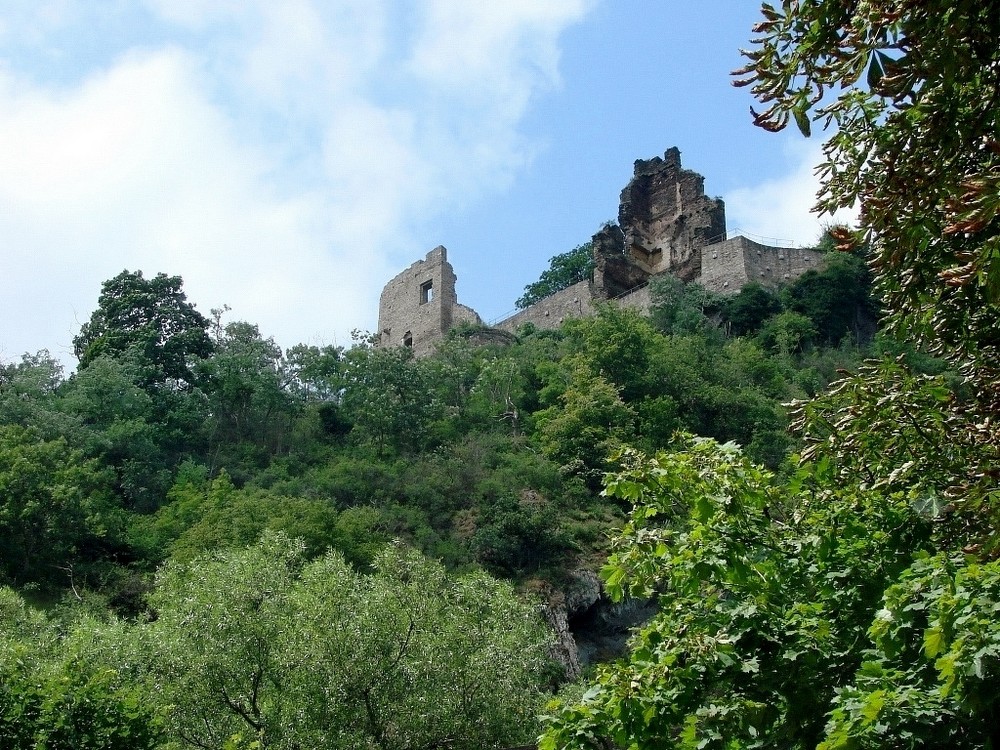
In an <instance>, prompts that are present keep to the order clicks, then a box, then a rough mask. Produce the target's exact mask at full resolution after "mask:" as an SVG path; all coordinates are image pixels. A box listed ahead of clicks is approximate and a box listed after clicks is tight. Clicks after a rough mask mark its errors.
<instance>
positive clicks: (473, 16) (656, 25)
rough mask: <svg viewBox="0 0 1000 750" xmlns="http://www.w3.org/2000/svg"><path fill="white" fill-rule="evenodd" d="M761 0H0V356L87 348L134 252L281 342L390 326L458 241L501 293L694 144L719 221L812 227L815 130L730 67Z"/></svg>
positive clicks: (475, 301) (460, 269)
mask: <svg viewBox="0 0 1000 750" xmlns="http://www.w3.org/2000/svg"><path fill="white" fill-rule="evenodd" d="M757 13H758V3H757V2H755V0H706V2H703V3H687V2H679V0H617V1H615V2H612V0H603V1H602V0H505V2H502V3H501V2H496V1H495V0H491V1H489V2H487V1H485V0H484V1H482V2H480V1H479V0H282V1H281V2H275V1H274V0H212V1H211V2H207V1H199V0H108V1H107V2H92V1H91V0H87V1H84V0H80V1H77V2H73V1H72V0H5V2H4V3H3V4H2V5H0V144H2V148H0V237H2V239H0V242H2V244H0V266H2V268H0V359H2V360H7V361H9V360H12V359H16V358H17V357H19V356H20V355H21V354H22V353H23V352H34V351H36V350H39V349H42V348H47V349H49V350H50V351H51V352H52V353H53V354H54V355H56V356H58V357H60V358H61V359H63V360H64V361H65V362H66V363H67V364H68V365H71V364H72V361H73V360H72V357H71V348H72V338H73V336H74V335H75V334H76V333H77V331H78V330H79V326H80V324H81V323H83V322H85V321H86V320H87V319H88V318H89V316H90V313H91V311H92V310H93V308H94V306H95V305H96V302H97V297H98V294H99V292H100V284H101V282H102V281H104V280H106V279H108V278H111V277H112V276H114V275H115V274H117V273H118V272H119V271H121V270H122V269H123V268H127V269H129V270H136V269H140V270H142V271H143V272H144V273H146V274H147V275H153V274H155V273H157V272H160V271H163V272H166V273H169V274H178V275H180V276H182V277H183V278H184V282H185V289H186V291H187V293H188V298H189V299H190V300H191V301H193V302H194V303H196V304H197V306H198V308H199V309H200V310H202V311H203V312H204V313H206V314H207V313H208V311H209V310H210V308H213V307H221V306H223V305H229V306H230V307H231V308H232V311H231V313H230V314H229V319H242V320H248V321H250V322H253V323H256V324H258V325H259V326H260V328H261V331H262V333H263V334H264V335H265V336H273V337H274V338H275V339H276V340H277V341H278V343H279V344H281V345H282V346H286V347H287V346H291V345H293V344H296V343H300V342H303V343H310V344H320V345H322V344H341V345H347V344H349V343H350V332H351V330H352V329H354V328H361V329H369V330H374V329H375V327H376V323H377V308H378V296H379V293H380V291H381V288H382V285H383V284H384V283H385V281H387V280H388V279H389V278H391V277H392V276H393V275H394V274H396V273H397V272H399V271H400V270H401V269H403V268H405V267H406V266H407V265H409V264H410V263H411V262H413V261H414V260H416V259H418V258H421V257H423V256H424V254H425V253H426V252H427V251H428V250H430V249H431V248H433V247H435V246H436V245H439V244H443V245H445V246H446V247H448V250H449V259H450V260H451V262H452V264H453V265H454V266H455V270H456V273H457V274H458V292H459V297H460V300H461V301H462V302H463V303H465V304H467V305H470V306H471V307H473V308H475V309H476V310H478V311H479V312H480V313H481V314H482V316H483V317H484V318H485V319H487V320H493V319H496V318H498V317H500V316H502V315H503V314H504V313H506V312H507V311H509V310H511V309H512V308H513V301H514V300H515V299H516V298H517V297H518V296H519V295H520V294H521V292H522V290H523V287H524V286H525V285H526V284H528V283H530V282H532V281H534V280H535V279H536V278H537V277H538V274H539V273H540V272H541V271H542V270H543V269H544V268H545V267H546V266H547V261H548V259H549V258H550V257H551V256H553V255H555V254H557V253H560V252H564V251H566V250H569V249H572V248H573V247H575V246H576V245H578V244H580V243H582V242H585V241H586V240H588V239H589V238H590V235H591V234H592V233H593V232H594V231H595V230H596V229H597V228H598V227H599V226H600V224H601V223H603V222H604V221H606V220H608V219H613V218H615V216H616V213H617V206H618V195H619V192H620V191H621V189H622V187H624V185H625V183H626V182H627V181H628V179H629V177H630V176H631V173H632V162H633V161H634V160H635V159H638V158H650V157H652V156H656V155H661V154H662V153H663V152H664V151H665V150H666V149H667V148H669V147H671V146H677V147H679V148H680V149H681V152H682V159H683V163H684V165H685V166H686V167H688V168H690V169H694V170H696V171H698V172H701V173H702V174H703V175H705V177H706V190H707V192H708V193H710V194H712V195H719V196H722V197H723V198H724V199H725V200H726V204H727V217H728V223H729V228H730V229H731V230H734V229H743V230H744V231H746V232H750V233H753V234H756V235H762V236H767V237H776V238H781V239H785V240H788V241H791V242H794V243H798V244H808V243H809V242H811V241H812V240H814V239H815V237H816V236H817V235H818V233H819V231H820V226H821V220H820V219H819V218H817V217H815V216H812V215H810V213H809V210H808V209H809V207H810V205H811V203H812V195H813V193H814V192H815V182H814V180H813V178H812V174H811V172H812V166H813V165H814V164H815V163H816V161H817V160H818V155H819V145H820V141H819V140H818V139H816V138H815V137H814V139H812V140H805V139H803V138H801V136H799V135H798V134H797V133H791V132H790V133H784V134H780V135H773V134H767V133H764V132H763V131H760V130H759V129H756V128H754V127H753V126H752V125H751V123H750V117H749V111H748V108H749V106H750V104H751V103H752V102H751V99H750V95H749V93H748V92H747V91H746V90H745V89H734V88H732V87H731V85H730V82H729V75H728V73H729V71H730V70H732V69H733V68H734V67H737V66H738V65H740V57H739V53H738V50H739V48H740V47H741V46H748V39H749V38H750V31H749V30H750V27H751V26H752V24H753V23H754V22H755V20H756V18H757Z"/></svg>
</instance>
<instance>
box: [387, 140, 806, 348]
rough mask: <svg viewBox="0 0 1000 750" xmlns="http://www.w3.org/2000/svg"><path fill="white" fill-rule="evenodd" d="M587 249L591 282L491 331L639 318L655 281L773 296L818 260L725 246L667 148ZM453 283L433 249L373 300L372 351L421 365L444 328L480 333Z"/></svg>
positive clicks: (637, 174) (641, 165) (717, 215)
mask: <svg viewBox="0 0 1000 750" xmlns="http://www.w3.org/2000/svg"><path fill="white" fill-rule="evenodd" d="M591 244H592V247H593V253H594V273H593V276H592V278H591V279H589V280H586V281H581V282H579V283H577V284H574V285H573V286H570V287H568V288H566V289H563V290H561V291H559V292H556V293H555V294H552V295H550V296H548V297H546V298H545V299H542V300H540V301H538V302H537V303H536V304H534V305H532V306H531V307H528V308H526V309H524V310H520V311H519V312H517V313H515V314H514V315H512V316H510V317H508V318H506V319H504V320H502V321H500V322H499V323H496V324H495V326H494V327H495V328H497V329H500V330H502V331H508V332H511V333H512V332H514V331H515V330H516V329H517V328H518V327H519V326H521V325H523V324H525V323H532V324H533V325H535V326H536V327H537V328H557V327H558V326H559V325H560V324H561V323H562V322H563V320H565V319H566V318H570V317H576V318H580V317H585V316H587V315H590V314H592V313H593V312H594V309H595V306H596V305H597V304H599V303H601V302H605V301H614V302H615V304H619V305H623V306H626V307H632V308H635V309H637V310H639V311H641V312H648V310H649V309H650V305H651V300H650V295H649V279H650V278H652V277H653V276H657V275H660V274H670V275H672V276H675V277H677V278H679V279H680V280H681V281H684V282H697V283H699V284H701V285H702V286H704V287H705V288H707V289H709V290H711V291H714V292H719V293H722V294H735V293H736V292H738V291H739V290H740V289H742V288H743V286H745V285H746V284H748V283H750V282H757V283H759V284H762V285H764V286H769V287H774V286H777V285H778V284H780V283H783V282H787V281H789V280H791V279H794V278H796V277H798V276H801V275H802V274H803V273H805V272H806V271H808V270H809V269H810V268H815V267H818V265H819V261H820V258H821V257H822V253H820V252H818V251H816V250H809V249H806V248H785V247H773V246H770V245H763V244H760V243H757V242H754V241H752V240H750V239H748V238H746V237H743V236H739V235H737V236H734V237H731V238H727V236H726V209H725V204H724V203H723V202H722V200H721V199H719V198H710V197H708V196H706V195H705V178H704V177H702V176H701V175H700V174H698V173H697V172H693V171H691V170H689V169H684V168H682V167H681V154H680V151H679V150H678V149H677V148H671V149H668V150H667V152H666V153H665V154H664V155H663V158H660V157H655V158H653V159H648V160H643V159H639V160H637V161H636V162H635V171H634V174H633V177H632V179H631V181H630V182H629V184H628V185H626V186H625V189H624V190H622V193H621V200H620V202H619V209H618V223H617V224H613V223H612V224H608V225H606V226H604V227H603V228H602V229H601V230H600V231H598V232H597V234H595V235H594V237H593V239H592V241H591ZM455 280H456V277H455V272H454V269H453V268H452V266H451V264H450V263H449V262H448V253H447V250H446V249H445V248H444V247H441V246H439V247H436V248H435V249H433V250H431V251H430V252H429V253H428V254H427V257H426V258H425V259H424V260H419V261H417V262H416V263H414V264H413V265H411V266H410V267H409V268H407V269H406V270H405V271H403V272H402V273H400V274H398V275H397V276H396V277H395V278H393V279H392V281H390V282H389V283H388V284H386V286H385V288H384V289H383V290H382V297H381V299H380V301H379V333H380V337H379V342H380V345H381V346H408V347H412V348H413V351H414V354H415V355H416V356H423V355H425V354H429V353H431V352H432V351H433V350H434V345H435V343H436V342H437V341H439V340H440V339H441V338H442V337H443V336H444V335H445V334H446V333H447V332H448V331H449V330H450V329H451V328H452V327H454V326H456V325H458V324H460V323H463V322H468V323H473V324H478V325H481V324H482V319H481V318H480V317H479V315H478V314H477V313H476V311H475V310H473V309H472V308H469V307H466V306H465V305H461V304H459V302H458V296H457V294H456V292H455Z"/></svg>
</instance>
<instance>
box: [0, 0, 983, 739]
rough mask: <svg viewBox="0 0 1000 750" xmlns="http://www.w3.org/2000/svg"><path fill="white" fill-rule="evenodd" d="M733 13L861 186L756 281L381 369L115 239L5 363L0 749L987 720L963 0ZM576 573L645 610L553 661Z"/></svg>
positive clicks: (758, 82)
mask: <svg viewBox="0 0 1000 750" xmlns="http://www.w3.org/2000/svg"><path fill="white" fill-rule="evenodd" d="M762 12H763V17H764V18H763V21H762V22H761V23H760V24H759V25H758V27H757V28H756V29H755V32H754V33H755V34H757V35H758V37H759V38H758V40H757V41H756V42H754V46H753V49H751V50H750V51H748V52H746V53H745V54H746V55H747V58H748V64H747V65H746V67H745V68H744V69H743V70H742V71H740V72H739V73H738V75H739V76H742V77H741V78H740V79H739V80H738V83H739V85H748V86H752V91H753V93H754V95H755V96H756V97H757V99H758V100H759V101H760V102H761V103H762V104H763V105H764V106H765V107H766V109H764V110H763V111H762V112H760V113H757V112H754V118H755V122H756V124H757V125H759V126H762V127H764V128H766V129H768V130H781V129H782V128H784V127H785V126H787V125H788V124H791V123H794V124H795V125H796V126H797V127H798V128H799V129H800V130H801V131H802V132H803V133H804V134H809V132H810V131H811V129H812V127H813V124H814V123H816V124H818V125H819V126H823V125H834V126H836V128H835V130H833V131H832V132H833V135H831V137H830V139H829V141H828V142H827V144H826V146H825V154H826V161H825V163H824V164H823V165H822V166H821V170H820V174H821V177H822V179H823V193H822V195H821V198H820V200H821V205H822V206H823V207H825V208H827V209H830V210H834V209H836V208H840V207H848V206H852V205H854V204H855V203H856V202H858V203H860V208H861V212H860V216H861V220H860V225H859V227H858V228H857V229H850V228H846V227H840V228H836V229H833V230H831V232H830V236H829V238H827V241H826V244H827V245H829V244H834V245H836V246H837V247H838V248H839V249H838V250H835V251H831V252H830V253H828V255H827V261H826V262H825V264H824V266H823V268H822V269H820V270H817V271H816V272H812V273H807V274H806V275H804V276H802V277H801V278H800V279H798V280H796V281H795V282H794V283H793V284H791V285H789V286H788V287H786V288H784V289H782V290H779V291H778V292H777V293H774V292H772V291H768V290H766V289H762V288H759V287H748V288H746V289H744V290H742V291H741V292H740V294H738V295H736V296H733V297H728V298H718V297H715V296H713V295H710V294H708V293H707V292H705V290H703V289H700V288H698V287H697V286H693V285H689V286H683V285H680V284H678V283H675V282H672V281H670V280H661V281H660V282H658V284H657V288H656V289H654V290H653V291H654V294H653V298H654V301H655V303H656V304H655V306H654V309H653V311H652V314H651V316H649V317H648V318H644V317H641V316H639V315H637V314H636V313H634V312H630V311H627V310H622V309H619V308H616V307H614V306H607V307H602V308H600V309H599V310H598V312H597V314H595V315H594V316H592V317H588V318H586V319H582V320H569V321H567V322H566V323H564V325H563V326H562V327H561V328H560V329H558V330H555V331H537V330H532V329H530V328H525V329H522V330H521V331H519V332H518V335H517V336H516V337H515V339H514V340H513V341H510V342H506V343H504V344H502V345H501V344H499V343H488V344H483V343H481V342H482V341H483V340H488V337H482V336H478V335H476V334H477V332H476V330H475V329H471V328H461V329H457V330H455V331H453V332H452V333H451V334H450V336H449V337H448V338H447V340H445V341H443V342H442V343H441V345H440V347H439V349H438V351H437V352H436V353H435V354H434V355H433V356H429V357H426V358H422V359H419V360H415V359H413V358H412V356H411V353H410V352H409V350H407V349H405V348H400V349H382V348H375V347H373V345H372V340H371V339H370V338H366V337H365V336H363V335H361V336H358V338H357V340H356V343H355V345H354V346H352V347H350V348H348V349H340V348H335V347H325V348H318V347H310V346H295V347H292V348H291V349H289V350H287V351H283V350H282V349H280V348H279V347H278V346H277V345H276V344H275V343H274V342H273V340H271V339H269V338H267V337H266V335H265V334H264V333H261V332H260V330H259V329H258V327H257V326H256V325H254V324H253V323H250V322H243V321H229V320H228V319H227V318H226V311H225V310H222V311H213V312H212V314H211V316H210V317H208V318H206V317H204V316H203V315H201V314H200V313H199V312H198V311H197V310H196V308H195V307H194V306H193V305H192V304H190V303H189V302H188V301H187V299H186V297H185V295H184V292H183V289H182V282H181V279H180V278H178V277H171V276H166V275H159V276H156V277H154V278H145V277H143V275H142V274H141V273H138V272H129V271H124V272H123V273H122V274H120V275H119V276H117V277H116V278H114V279H111V280H109V281H108V282H106V283H105V285H104V287H103V289H102V291H101V295H100V298H99V304H98V308H97V310H96V311H95V313H94V315H93V316H92V318H91V319H90V321H88V322H87V324H85V325H84V326H83V328H82V329H81V332H80V335H79V336H78V337H77V339H76V340H75V341H74V345H75V349H76V353H77V356H78V358H79V360H80V364H79V367H78V368H77V370H76V371H75V372H74V373H72V374H71V375H69V376H68V377H64V374H63V373H62V371H61V369H60V367H59V366H58V364H57V363H56V362H55V361H54V360H53V359H52V358H51V357H49V356H48V355H47V354H46V353H45V352H41V353H39V354H36V355H31V356H25V357H24V358H23V359H22V361H20V362H14V363H7V364H5V365H4V366H3V369H2V371H0V551H2V555H0V584H3V588H0V745H3V746H4V747H14V748H36V749H37V748H46V749H47V750H48V749H55V748H59V749H62V748H74V750H76V749H79V748H170V749H174V748H225V749H227V750H237V749H241V750H242V749H246V750H250V749H251V748H257V749H259V748H287V749H288V750H292V749H293V748H294V749H298V748H314V747H315V748H379V749H380V750H432V749H433V748H438V749H441V748H449V749H450V748H461V749H465V748H468V749H469V750H471V749H472V748H481V747H494V748H498V747H505V746H509V745H514V744H518V743H524V742H530V741H532V739H533V738H534V737H536V736H538V734H539V732H541V738H540V740H539V744H540V747H541V748H542V750H564V749H566V750H572V749H581V750H582V749H584V748H586V749H588V750H596V749H600V750H606V749H607V748H629V749H630V750H632V749H635V750H640V749H641V750H645V749H646V748H649V749H653V748H657V749H659V748H669V747H677V748H692V749H695V748H697V749H699V750H700V749H702V748H718V749H719V750H723V749H725V750H734V749H737V748H739V749H743V748H763V747H782V748H816V747H818V748H822V749H823V750H839V749H844V750H847V749H855V748H873V749H874V748H887V747H889V748H922V747H927V748H938V747H949V748H970V749H971V748H982V747H986V748H1000V733H998V729H997V728H998V727H1000V720H998V716H1000V703H998V701H1000V692H998V687H997V686H998V685H1000V679H998V677H1000V674H998V673H1000V624H998V619H997V617H996V613H997V611H998V610H1000V563H998V562H997V559H998V554H1000V537H998V535H997V532H996V529H997V512H998V505H997V500H998V491H997V478H998V476H1000V465H998V458H1000V457H998V445H1000V439H998V438H1000V436H998V434H997V429H998V427H997V425H998V423H1000V422H998V413H1000V388H998V385H997V384H998V383H1000V378H998V372H997V362H1000V337H998V335H997V327H996V321H997V319H998V313H1000V309H998V307H1000V305H998V301H1000V283H998V271H997V269H998V267H1000V266H998V261H997V258H998V257H1000V252H998V239H997V238H998V237H1000V231H998V229H1000V225H998V223H997V213H998V211H1000V199H998V196H1000V143H998V142H997V140H996V134H997V133H998V132H1000V121H998V120H1000V106H998V104H997V102H1000V92H998V87H1000V78H998V77H997V76H996V75H995V73H996V71H997V69H998V67H1000V52H998V48H997V45H996V43H995V41H996V38H997V35H998V33H1000V10H998V9H997V8H996V7H994V5H993V4H990V3H978V2H971V0H970V1H969V2H954V0H948V2H945V0H921V1H920V2H916V0H912V1H910V0H899V1H898V2H890V3H860V4H859V3H856V2H847V0H828V1H827V2H823V3H797V2H792V1H791V0H789V1H788V2H785V3H783V4H782V5H781V8H780V9H778V8H774V7H772V6H770V5H765V6H764V7H763V10H762ZM555 262H556V261H555V259H554V264H555ZM552 270H553V272H555V271H557V270H559V269H556V268H555V267H554V268H553V269H552ZM554 275H556V276H557V275H558V274H554ZM571 278H572V277H571ZM547 281H554V282H555V283H557V284H558V283H562V282H561V281H559V280H558V279H553V278H552V277H550V278H549V279H548V280H547ZM873 289H874V292H873V291H872V290H873ZM528 291H529V292H530V291H531V288H530V287H529V290H528ZM876 328H881V330H880V331H879V332H877V333H876V332H875V331H876ZM783 404H788V405H787V406H785V405H783ZM579 568H589V569H596V568H600V569H601V575H602V577H603V579H604V586H605V589H606V591H607V593H608V594H609V595H610V596H611V597H613V598H615V599H622V598H625V597H628V596H631V597H636V598H640V599H643V600H650V601H652V602H654V603H655V604H656V613H655V615H654V616H653V617H652V619H651V620H649V621H648V622H647V623H646V624H645V625H643V626H641V627H640V628H639V629H638V630H637V631H636V633H635V634H634V636H633V638H632V640H631V643H630V649H629V651H628V653H627V654H626V655H625V656H624V657H622V658H620V659H618V660H615V661H613V662H610V663H606V664H603V665H598V666H597V667H596V668H594V670H593V671H592V673H591V674H589V675H587V676H586V678H585V679H584V680H583V681H582V682H580V683H578V684H567V683H566V680H565V674H564V673H563V672H562V670H561V668H560V665H559V663H558V662H556V661H555V660H554V659H553V653H554V651H553V650H552V638H553V634H552V632H551V630H550V629H548V628H547V627H546V626H545V625H544V624H543V621H542V617H541V614H540V607H539V602H538V600H537V599H533V598H532V593H533V592H535V593H538V592H542V593H547V594H548V595H550V596H555V595H553V593H552V592H557V591H559V587H560V585H562V584H563V583H564V582H565V580H566V579H567V578H568V577H570V576H571V575H572V573H573V571H574V570H576V569H579ZM555 598H557V596H556V597H555ZM546 702H548V703H547V706H545V707H544V708H543V705H545V704H546ZM539 712H543V718H542V719H537V718H536V717H537V716H538V714H539Z"/></svg>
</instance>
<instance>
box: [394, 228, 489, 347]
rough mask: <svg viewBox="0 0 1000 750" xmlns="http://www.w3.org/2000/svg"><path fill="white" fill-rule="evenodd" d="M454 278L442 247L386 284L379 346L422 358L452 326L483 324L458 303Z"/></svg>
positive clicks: (470, 311)
mask: <svg viewBox="0 0 1000 750" xmlns="http://www.w3.org/2000/svg"><path fill="white" fill-rule="evenodd" d="M455 279H456V277H455V271H454V269H453V268H452V267H451V263H449V262H448V251H447V250H446V249H445V248H444V247H442V246H440V245H439V246H438V247H436V248H434V249H433V250H431V251H430V252H429V253H427V257H426V258H424V259H423V260H418V261H417V262H416V263H414V264H413V265H411V266H410V267H409V268H407V269H406V270H405V271H403V272H402V273H401V274H399V275H397V276H396V277H395V278H394V279H393V280H392V281H390V282H389V283H388V284H386V285H385V288H384V289H383V290H382V297H381V298H380V299H379V305H378V329H379V333H380V338H379V343H380V344H381V345H382V346H409V347H412V348H413V352H414V354H416V355H417V356H422V355H424V354H429V353H431V352H432V351H433V350H434V343H435V342H436V341H438V340H439V339H440V338H441V337H442V336H443V335H444V334H445V333H447V332H448V330H449V329H450V328H452V327H453V326H456V325H458V324H459V323H462V322H469V323H475V324H480V325H481V324H482V322H483V321H482V320H481V319H480V317H479V315H478V314H477V313H476V311H475V310H473V309H471V308H469V307H466V306H465V305H460V304H459V303H458V296H457V295H456V294H455Z"/></svg>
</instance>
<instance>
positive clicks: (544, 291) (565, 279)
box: [514, 242, 594, 310]
mask: <svg viewBox="0 0 1000 750" xmlns="http://www.w3.org/2000/svg"><path fill="white" fill-rule="evenodd" d="M593 272H594V249H593V247H592V245H591V243H589V242H585V243H584V244H582V245H577V246H576V247H575V248H573V249H572V250H570V251H569V252H566V253H562V254H560V255H556V256H553V257H552V258H549V267H548V268H547V269H545V270H544V271H542V275H541V277H540V278H539V279H538V281H536V282H534V283H532V284H528V286H526V287H525V288H524V294H523V295H521V297H520V298H519V299H518V300H517V302H515V303H514V304H515V306H516V307H517V308H518V309H519V310H523V309H524V308H526V307H531V306H532V305H533V304H535V303H536V302H538V301H539V300H542V299H545V298H546V297H548V296H549V295H550V294H555V293H556V292H560V291H562V290H563V289H566V288H568V287H571V286H573V284H576V283H578V282H580V281H586V280H587V279H589V278H590V277H591V274H593Z"/></svg>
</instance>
